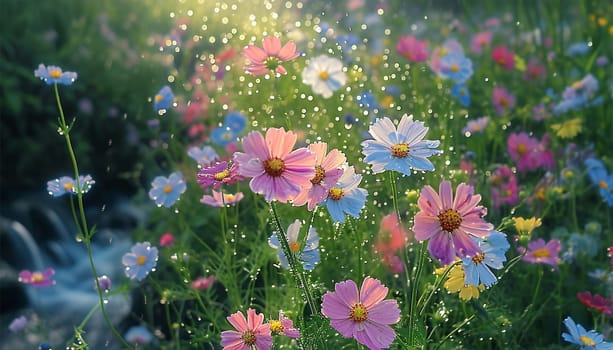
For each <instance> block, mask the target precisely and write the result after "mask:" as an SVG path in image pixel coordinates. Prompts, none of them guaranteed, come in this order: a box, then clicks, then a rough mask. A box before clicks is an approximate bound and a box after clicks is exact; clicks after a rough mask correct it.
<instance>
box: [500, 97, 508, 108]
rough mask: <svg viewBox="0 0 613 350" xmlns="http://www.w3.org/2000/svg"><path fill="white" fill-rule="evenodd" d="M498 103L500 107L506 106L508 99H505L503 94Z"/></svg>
mask: <svg viewBox="0 0 613 350" xmlns="http://www.w3.org/2000/svg"><path fill="white" fill-rule="evenodd" d="M500 105H501V106H502V107H506V106H508V105H509V100H507V98H506V97H504V96H503V97H501V98H500Z"/></svg>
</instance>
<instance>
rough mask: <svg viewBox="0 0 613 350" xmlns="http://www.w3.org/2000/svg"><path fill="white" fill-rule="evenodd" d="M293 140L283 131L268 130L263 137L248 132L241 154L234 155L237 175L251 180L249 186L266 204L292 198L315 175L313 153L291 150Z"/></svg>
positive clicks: (290, 135) (256, 132) (286, 200)
mask: <svg viewBox="0 0 613 350" xmlns="http://www.w3.org/2000/svg"><path fill="white" fill-rule="evenodd" d="M296 138H297V136H296V134H294V133H293V132H291V131H287V132H286V131H285V129H284V128H270V129H268V130H267V131H266V138H264V136H262V134H261V133H260V132H258V131H252V132H251V133H249V134H248V135H247V136H245V138H243V149H244V150H245V153H242V152H237V153H235V154H234V161H235V162H236V163H237V164H238V174H239V175H242V176H246V177H251V178H252V179H251V181H250V182H249V187H250V188H251V190H252V191H253V192H255V193H259V194H262V195H264V199H265V200H266V201H267V202H271V201H273V200H277V201H279V202H282V203H286V202H288V201H289V200H292V199H294V198H295V197H296V196H297V195H298V194H299V193H300V192H301V191H302V188H303V187H307V186H309V184H310V183H311V182H310V180H311V179H312V178H313V176H314V175H315V154H313V153H311V152H310V151H309V150H307V149H306V148H299V149H297V150H294V151H292V149H293V148H294V145H295V144H296Z"/></svg>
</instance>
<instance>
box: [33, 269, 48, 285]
mask: <svg viewBox="0 0 613 350" xmlns="http://www.w3.org/2000/svg"><path fill="white" fill-rule="evenodd" d="M44 280H45V276H43V274H42V273H40V272H38V271H36V272H34V273H32V282H34V283H38V282H42V281H44Z"/></svg>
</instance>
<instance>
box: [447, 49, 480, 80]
mask: <svg viewBox="0 0 613 350" xmlns="http://www.w3.org/2000/svg"><path fill="white" fill-rule="evenodd" d="M440 64H441V69H440V71H439V75H440V76H441V77H442V78H447V79H452V80H453V81H455V82H456V83H457V84H462V83H464V82H465V81H466V80H468V78H470V77H471V76H472V75H473V62H472V61H471V60H470V59H469V58H467V57H466V56H464V55H463V54H461V53H449V54H447V55H445V56H443V57H442V58H441V61H440Z"/></svg>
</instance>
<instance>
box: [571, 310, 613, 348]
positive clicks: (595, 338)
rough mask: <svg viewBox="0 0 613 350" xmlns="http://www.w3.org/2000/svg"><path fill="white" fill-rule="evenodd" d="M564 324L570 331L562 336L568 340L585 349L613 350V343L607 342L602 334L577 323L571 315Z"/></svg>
mask: <svg viewBox="0 0 613 350" xmlns="http://www.w3.org/2000/svg"><path fill="white" fill-rule="evenodd" d="M564 325H565V326H566V329H568V333H566V332H565V333H562V338H563V339H564V340H566V341H567V342H569V343H571V344H575V345H579V346H580V349H582V350H583V349H585V350H613V343H609V342H605V341H604V337H603V336H602V334H600V333H598V332H596V331H594V330H591V331H587V330H586V329H585V328H583V326H582V325H580V324H576V323H575V321H574V320H573V319H572V318H571V317H570V316H568V317H566V319H564Z"/></svg>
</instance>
